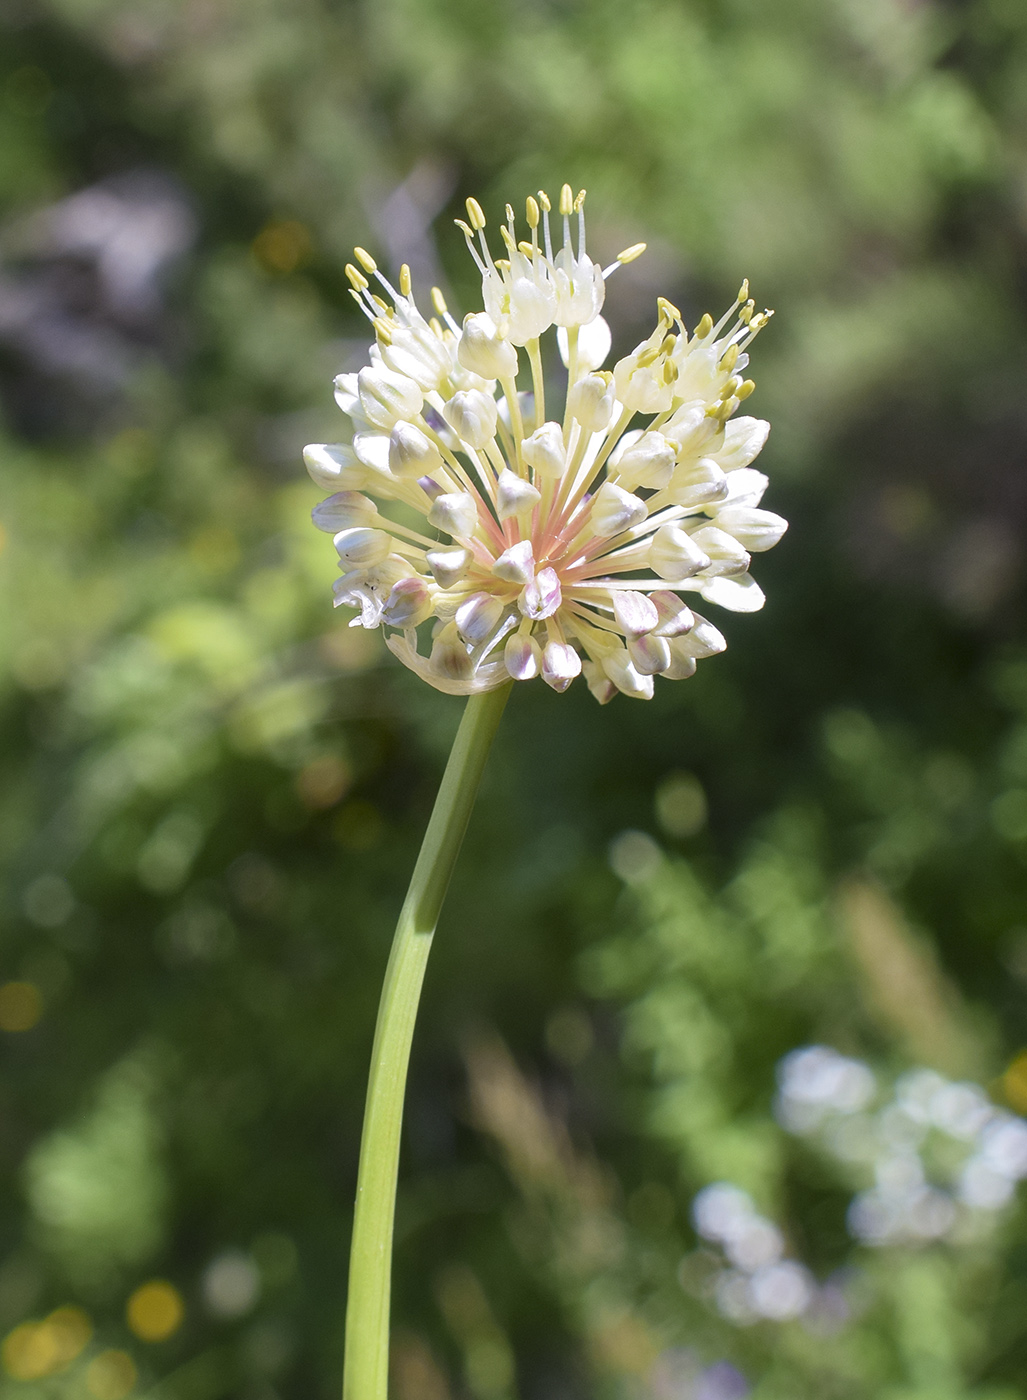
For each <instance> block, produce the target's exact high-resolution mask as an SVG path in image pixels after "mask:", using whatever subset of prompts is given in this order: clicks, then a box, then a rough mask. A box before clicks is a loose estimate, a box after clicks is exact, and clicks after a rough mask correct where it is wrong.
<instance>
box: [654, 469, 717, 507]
mask: <svg viewBox="0 0 1027 1400" xmlns="http://www.w3.org/2000/svg"><path fill="white" fill-rule="evenodd" d="M727 493H728V479H727V477H726V476H725V475H724V473H723V472H722V471H721V469H720V467H719V466H718V465H717V463H716V462H715V461H714V459H713V458H712V457H700V458H699V460H698V461H697V462H689V463H687V464H686V465H685V466H683V467H679V468H678V470H677V471H676V472H675V473H674V475H673V476H672V477H671V481H670V490H669V491H668V493H667V494H668V495H669V496H670V499H671V500H672V501H673V502H674V504H675V505H676V506H685V507H686V508H687V509H689V510H692V509H697V508H698V507H699V506H705V505H709V504H710V503H711V502H712V501H723V500H725V499H726V498H727Z"/></svg>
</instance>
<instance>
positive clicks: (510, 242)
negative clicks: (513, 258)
mask: <svg viewBox="0 0 1027 1400" xmlns="http://www.w3.org/2000/svg"><path fill="white" fill-rule="evenodd" d="M499 236H500V238H502V240H503V242H504V243H505V244H506V247H507V251H508V252H510V253H513V252H516V250H517V242H516V240H515V239H514V236H513V234H512V233H511V232H510V230H509V229H508V228H507V226H506V225H505V224H503V225H502V226H501V228H500V230H499Z"/></svg>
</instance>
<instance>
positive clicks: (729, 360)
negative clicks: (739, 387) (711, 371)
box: [720, 345, 738, 374]
mask: <svg viewBox="0 0 1027 1400" xmlns="http://www.w3.org/2000/svg"><path fill="white" fill-rule="evenodd" d="M737 363H738V346H737V345H729V346H728V348H727V349H726V350H725V351H724V353H723V355H722V356H721V357H720V368H721V369H722V370H723V371H724V373H725V374H730V373H731V371H732V370H733V369H734V367H735V365H736V364H737Z"/></svg>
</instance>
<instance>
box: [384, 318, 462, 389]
mask: <svg viewBox="0 0 1027 1400" xmlns="http://www.w3.org/2000/svg"><path fill="white" fill-rule="evenodd" d="M389 334H390V344H388V345H383V346H382V347H381V356H382V361H383V363H384V364H386V365H388V367H389V369H394V370H396V372H397V373H398V374H405V375H406V376H407V377H408V378H409V379H412V380H413V381H414V383H415V384H416V385H417V387H418V388H419V389H423V390H424V392H425V393H428V392H429V391H430V390H432V389H437V388H438V387H439V385H440V384H441V383H442V381H443V380H444V379H445V378H446V377H447V376H448V374H449V372H450V369H451V368H452V360H451V359H450V353H449V347H448V346H447V345H446V342H445V341H444V340H442V339H441V338H440V337H439V336H437V335H436V334H435V332H434V331H433V330H432V329H431V327H430V326H428V325H426V324H425V323H424V322H423V321H421V322H420V323H418V324H415V325H410V326H396V325H393V326H391V327H390V328H389Z"/></svg>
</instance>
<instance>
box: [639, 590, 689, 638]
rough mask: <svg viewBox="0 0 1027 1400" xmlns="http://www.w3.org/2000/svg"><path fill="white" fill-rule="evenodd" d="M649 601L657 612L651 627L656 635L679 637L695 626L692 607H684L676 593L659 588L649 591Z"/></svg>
mask: <svg viewBox="0 0 1027 1400" xmlns="http://www.w3.org/2000/svg"><path fill="white" fill-rule="evenodd" d="M649 601H650V602H651V603H652V604H653V605H654V606H655V608H656V611H657V614H658V621H657V623H656V626H655V627H654V628H653V631H654V632H655V634H656V636H657V637H680V636H682V635H683V634H684V633H685V632H691V630H692V628H693V627H694V626H695V615H694V614H693V612H692V609H691V608H686V607H685V605H684V603H683V602H682V601H681V599H680V598H679V597H678V595H677V594H676V593H671V591H670V590H669V589H662V588H661V589H660V590H659V591H658V592H657V593H650V594H649Z"/></svg>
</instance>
